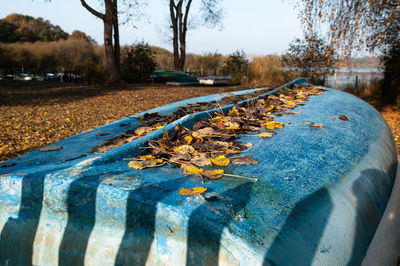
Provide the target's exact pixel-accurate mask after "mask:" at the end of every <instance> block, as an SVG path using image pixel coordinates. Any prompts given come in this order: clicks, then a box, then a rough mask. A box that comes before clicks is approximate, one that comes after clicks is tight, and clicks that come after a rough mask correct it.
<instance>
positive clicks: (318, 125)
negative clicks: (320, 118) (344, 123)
mask: <svg viewBox="0 0 400 266" xmlns="http://www.w3.org/2000/svg"><path fill="white" fill-rule="evenodd" d="M306 124H307V125H309V126H311V127H317V128H321V129H323V130H325V131H326V132H328V130H326V129H325V128H324V125H322V124H317V123H313V122H306Z"/></svg>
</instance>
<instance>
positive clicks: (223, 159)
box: [210, 155, 230, 166]
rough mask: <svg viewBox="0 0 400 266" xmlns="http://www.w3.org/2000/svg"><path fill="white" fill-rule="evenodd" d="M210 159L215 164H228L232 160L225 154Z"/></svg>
mask: <svg viewBox="0 0 400 266" xmlns="http://www.w3.org/2000/svg"><path fill="white" fill-rule="evenodd" d="M210 160H211V163H212V164H213V165H217V166H228V165H229V162H230V160H229V159H228V158H226V157H225V156H224V155H220V156H218V157H216V158H211V159H210Z"/></svg>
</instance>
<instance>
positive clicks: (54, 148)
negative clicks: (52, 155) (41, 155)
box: [39, 145, 62, 151]
mask: <svg viewBox="0 0 400 266" xmlns="http://www.w3.org/2000/svg"><path fill="white" fill-rule="evenodd" d="M61 149H62V147H61V146H57V145H52V146H47V147H43V148H41V149H39V151H58V150H61Z"/></svg>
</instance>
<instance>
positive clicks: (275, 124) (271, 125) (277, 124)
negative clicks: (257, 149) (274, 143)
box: [263, 121, 283, 129]
mask: <svg viewBox="0 0 400 266" xmlns="http://www.w3.org/2000/svg"><path fill="white" fill-rule="evenodd" d="M263 127H265V128H266V129H275V128H283V123H282V122H275V121H269V122H267V123H265V124H263Z"/></svg>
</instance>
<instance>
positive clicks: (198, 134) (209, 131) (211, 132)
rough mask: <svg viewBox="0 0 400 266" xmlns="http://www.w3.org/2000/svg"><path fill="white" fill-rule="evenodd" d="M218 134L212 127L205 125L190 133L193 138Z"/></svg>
mask: <svg viewBox="0 0 400 266" xmlns="http://www.w3.org/2000/svg"><path fill="white" fill-rule="evenodd" d="M216 134H218V132H217V131H215V130H214V129H213V128H212V127H205V128H202V129H199V130H197V131H195V132H193V133H192V136H193V137H195V138H204V137H208V136H213V135H216Z"/></svg>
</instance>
